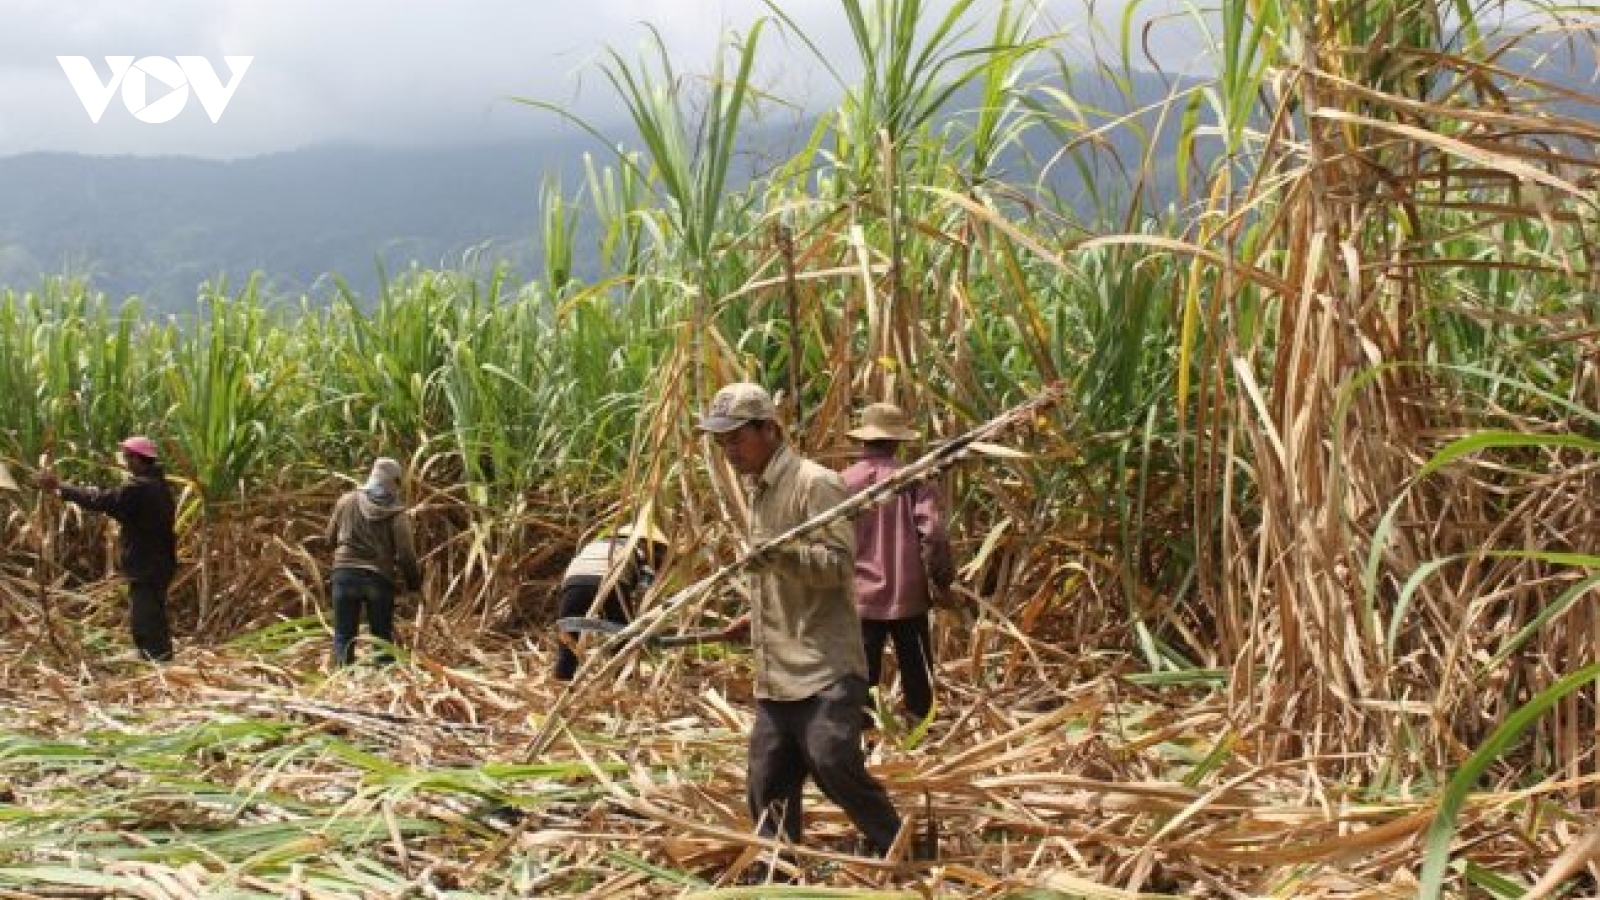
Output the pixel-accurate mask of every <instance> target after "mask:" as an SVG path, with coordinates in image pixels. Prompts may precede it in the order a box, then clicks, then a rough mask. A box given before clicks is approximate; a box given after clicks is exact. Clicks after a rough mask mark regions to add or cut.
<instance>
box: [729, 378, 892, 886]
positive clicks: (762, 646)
mask: <svg viewBox="0 0 1600 900" xmlns="http://www.w3.org/2000/svg"><path fill="white" fill-rule="evenodd" d="M699 428H700V430H701V431H704V432H707V433H709V434H710V435H711V437H712V440H714V441H715V442H716V445H717V447H718V448H719V449H720V450H721V451H722V453H723V456H724V457H725V458H726V459H727V461H728V464H729V465H730V466H732V467H733V469H734V471H736V472H738V473H739V474H740V475H741V476H743V477H744V479H745V482H746V484H747V486H748V487H749V488H750V490H751V493H750V534H749V538H750V543H751V545H752V546H754V545H759V544H760V543H761V542H763V541H765V540H767V539H768V538H771V537H773V536H775V535H778V534H781V533H783V532H785V531H787V530H789V529H790V528H792V527H794V526H795V525H798V524H800V523H801V522H804V521H805V520H807V519H809V518H811V517H813V516H815V515H816V514H818V513H820V512H822V511H824V510H827V509H829V508H831V507H833V506H836V505H837V504H838V503H839V502H840V501H842V500H843V499H845V488H844V483H843V482H842V481H841V480H840V479H839V476H838V474H836V473H834V472H832V471H830V470H828V469H826V468H824V467H822V466H820V465H817V464H816V463H814V462H812V461H810V460H808V459H804V458H802V457H801V456H800V455H799V454H797V453H795V452H794V451H793V450H792V449H790V448H789V447H788V446H787V444H786V443H785V441H784V435H783V428H782V426H780V425H779V424H778V422H777V413H776V410H775V408H774V407H773V403H772V397H771V396H770V395H768V393H767V392H766V390H765V389H763V388H762V387H761V386H760V385H755V384H747V383H745V384H730V385H728V386H727V387H724V388H723V389H722V390H720V391H718V392H717V394H716V396H715V397H713V398H712V400H711V406H710V409H709V410H708V411H707V412H706V414H705V415H704V416H701V417H700V422H699ZM854 558H855V535H854V531H853V529H852V527H851V525H850V523H849V522H846V521H839V522H836V523H834V524H832V525H830V526H828V527H827V528H824V529H822V530H821V531H819V532H816V533H814V534H812V535H810V536H808V537H807V538H806V539H804V540H801V541H799V542H797V543H794V544H791V545H789V546H786V547H783V548H781V549H777V550H773V551H771V552H770V553H769V554H767V555H765V556H764V557H760V558H757V559H754V560H752V561H751V562H750V564H749V571H750V572H751V574H752V583H751V598H750V600H751V610H750V612H749V613H748V614H747V615H746V616H745V617H744V618H742V619H741V620H740V621H738V622H736V623H735V624H734V625H733V626H730V628H729V629H728V631H729V633H730V634H732V633H738V632H740V631H743V630H745V629H748V630H749V632H750V639H751V646H752V648H753V650H754V656H755V695H756V722H755V728H754V729H753V731H752V732H751V734H750V747H749V756H748V776H749V783H748V787H747V792H746V796H747V799H748V802H749V806H750V815H751V817H752V818H753V819H754V820H755V821H756V823H757V827H758V828H759V830H760V833H761V834H762V835H763V836H765V837H773V836H775V835H778V834H781V835H782V836H783V837H784V838H785V839H787V840H788V841H790V842H791V843H796V844H798V843H799V842H800V839H801V834H802V830H803V822H802V816H801V795H802V791H803V789H804V786H805V780H806V777H807V776H808V775H809V776H810V777H811V778H813V779H815V780H816V783H817V786H818V787H820V788H821V789H822V792H823V793H824V794H825V795H827V797H828V799H830V800H832V801H833V802H834V803H836V804H838V805H839V806H840V808H842V809H843V810H844V811H845V813H846V814H848V815H849V816H850V819H851V821H853V822H855V824H856V827H857V828H859V829H860V830H861V832H862V834H863V835H864V836H865V838H866V842H867V845H868V847H869V849H870V850H871V851H872V852H874V853H877V854H880V855H881V854H883V853H886V852H887V851H888V850H889V848H890V847H891V846H893V844H894V840H895V835H896V834H897V833H898V832H899V830H900V816H899V814H898V813H896V812H895V809H894V805H893V804H892V803H891V802H890V800H889V795H888V793H887V792H885V791H884V789H883V785H881V784H879V783H878V782H877V780H876V779H874V778H873V777H872V776H871V775H870V774H868V772H867V767H866V758H865V756H864V755H863V753H862V749H861V725H862V709H863V707H864V706H865V704H866V700H867V681H866V670H867V665H866V658H865V656H864V654H863V653H862V648H861V622H860V619H859V618H857V615H856V605H855V598H854V596H853V589H852V587H853V585H852V576H853V570H854Z"/></svg>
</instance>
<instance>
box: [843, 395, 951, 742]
mask: <svg viewBox="0 0 1600 900" xmlns="http://www.w3.org/2000/svg"><path fill="white" fill-rule="evenodd" d="M849 434H850V437H852V438H854V439H855V440H858V441H861V442H862V445H863V446H862V452H861V459H860V460H859V461H858V462H856V463H855V464H854V465H851V466H850V467H849V468H847V469H845V470H844V472H843V473H842V474H843V477H844V482H845V488H846V489H847V490H849V491H850V492H851V493H859V492H860V491H862V490H865V489H866V488H868V487H870V486H871V485H874V484H877V483H878V482H880V481H883V480H884V479H886V478H888V477H889V476H890V475H892V474H894V472H895V470H896V469H899V468H900V466H901V465H902V464H901V462H900V460H899V459H898V458H897V456H898V453H899V449H900V445H901V444H902V443H905V442H907V441H914V440H916V439H917V437H918V435H917V433H916V432H915V431H912V430H911V429H910V428H909V427H908V426H907V424H906V414H905V413H904V412H903V411H902V410H901V409H900V408H899V407H898V406H895V405H894V404H892V403H874V404H871V405H870V406H868V407H867V408H866V409H863V410H862V411H861V417H860V421H859V425H858V427H857V428H855V429H853V430H852V431H850V432H849ZM954 580H955V567H954V565H953V564H952V562H951V554H950V535H949V533H948V532H947V531H946V530H945V523H944V515H943V514H942V513H941V512H940V510H939V501H938V497H937V493H936V491H935V490H934V487H933V486H932V485H930V484H927V483H918V484H915V485H913V486H912V487H909V488H907V489H906V490H905V491H903V492H901V493H900V494H898V495H897V496H896V497H895V498H894V499H893V500H892V501H890V502H888V503H886V504H884V505H883V506H880V507H877V508H876V509H870V510H867V511H865V512H863V513H862V514H861V515H860V517H859V518H857V519H856V569H855V587H856V606H857V608H858V609H859V610H860V612H861V637H862V641H863V643H864V644H865V646H866V652H867V681H868V682H869V683H870V684H872V685H873V686H877V684H878V679H879V677H880V676H881V675H882V673H883V647H884V644H885V643H886V642H887V641H890V640H892V641H893V642H894V652H895V659H896V661H897V662H898V663H899V667H900V688H901V691H902V692H903V693H904V694H905V706H906V712H908V713H910V714H911V715H912V716H914V717H916V718H917V719H918V720H919V721H920V720H922V719H926V718H927V717H928V715H929V714H930V713H931V712H932V711H933V642H932V638H931V636H930V634H929V628H928V609H929V606H930V604H929V599H930V595H931V591H930V587H931V588H932V589H937V590H945V589H948V588H949V587H950V584H951V582H953V581H954Z"/></svg>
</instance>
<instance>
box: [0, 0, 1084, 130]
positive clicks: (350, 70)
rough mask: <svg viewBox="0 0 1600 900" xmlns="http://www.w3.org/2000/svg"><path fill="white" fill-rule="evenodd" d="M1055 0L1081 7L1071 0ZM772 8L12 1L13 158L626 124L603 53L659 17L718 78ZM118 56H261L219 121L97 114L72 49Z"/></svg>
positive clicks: (4, 119) (845, 44) (831, 15)
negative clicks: (716, 64) (723, 47)
mask: <svg viewBox="0 0 1600 900" xmlns="http://www.w3.org/2000/svg"><path fill="white" fill-rule="evenodd" d="M945 2H948V0H945ZM1073 2H1074V4H1077V3H1078V2H1080V0H1073ZM930 5H934V4H930ZM941 5H942V4H941ZM980 5H981V4H980ZM1049 5H1050V6H1052V7H1056V6H1060V7H1061V8H1062V9H1066V0H1049ZM782 8H783V10H784V11H785V13H786V14H787V15H789V16H791V17H793V18H794V19H795V20H796V22H797V23H799V25H800V26H801V27H802V28H803V29H804V30H805V32H806V34H807V35H808V36H809V37H811V38H812V40H814V41H815V42H816V43H818V44H819V45H821V46H823V47H825V48H828V49H829V51H830V52H831V51H832V50H833V49H838V50H840V51H841V52H840V58H841V59H845V60H848V59H849V58H850V57H851V56H853V51H850V50H849V48H850V47H851V43H850V39H849V32H848V26H847V23H846V22H845V19H844V16H843V14H842V13H840V11H839V6H838V0H783V2H782ZM1074 8H1077V7H1076V5H1075V7H1074ZM768 13H769V11H768V10H767V8H766V6H765V5H764V4H762V3H761V2H759V0H533V2H528V0H521V2H518V0H476V2H470V3H445V2H438V0H427V2H425V0H341V2H338V3H329V2H325V0H274V2H264V0H160V2H159V3H158V2H155V0H93V2H75V3H70V4H67V3H48V2H43V0H7V5H6V10H5V13H4V27H3V29H0V155H5V154H11V153H17V152H24V151H29V150H41V149H52V150H72V151H78V152H88V153H102V154H116V153H135V154H193V155H202V156H215V157H231V156H244V155H253V154H258V153H265V152H272V151H277V150H286V149H292V148H296V147H302V146H306V145H310V144H320V143H362V144H374V145H388V146H394V145H426V144H437V143H446V142H463V143H465V142H482V141H488V140H495V139H505V138H510V137H515V136H517V135H522V134H529V133H533V132H538V131H548V130H550V129H552V128H556V127H560V125H559V123H558V122H557V120H556V119H555V117H553V116H552V115H550V114H549V113H546V112H541V111H538V110H534V109H532V108H529V107H527V106H524V105H521V104H517V103H515V102H513V101H511V100H510V99H509V98H511V97H513V96H530V97H536V98H539V99H543V100H549V101H552V102H556V103H560V104H563V105H566V106H570V107H571V108H574V109H575V110H577V111H579V112H580V113H582V114H585V115H587V116H590V117H596V118H600V119H605V118H607V117H614V116H615V115H616V111H615V109H616V108H615V100H614V98H613V95H612V92H611V89H610V86H609V85H608V84H606V82H605V79H604V77H603V76H602V75H601V73H600V71H599V70H598V69H597V68H596V65H595V64H596V63H597V61H599V60H600V59H601V58H603V56H604V51H605V48H606V47H608V46H609V47H612V48H615V49H616V50H617V52H618V53H619V54H620V55H621V56H622V57H623V58H624V59H625V60H628V61H630V63H631V62H632V61H633V60H636V59H638V58H639V57H640V56H641V53H642V52H643V51H642V48H643V47H644V46H645V41H646V39H647V37H648V29H647V28H646V27H645V25H644V23H651V24H652V25H653V26H654V27H655V28H656V30H658V31H659V32H660V33H661V35H662V38H663V41H664V43H665V45H666V47H667V48H668V50H669V51H670V52H671V53H672V54H673V56H674V58H675V65H676V66H677V67H678V68H679V70H680V71H683V72H695V73H700V72H705V71H707V70H709V68H710V62H711V59H712V54H713V53H714V52H715V50H716V48H717V46H718V42H719V40H720V39H721V37H722V35H723V34H724V33H725V32H727V31H730V30H732V31H738V32H741V33H744V32H747V31H748V30H749V27H750V25H751V23H752V22H753V21H755V20H756V19H757V18H758V17H761V16H763V15H767V14H768ZM1058 15H1059V16H1061V17H1063V18H1071V16H1070V15H1066V14H1065V13H1058ZM1077 15H1078V17H1079V18H1081V13H1079V14H1077ZM1113 27H1115V26H1113ZM762 50H763V52H762V54H761V56H760V72H759V75H758V80H760V81H761V82H762V83H764V84H775V85H778V86H779V87H780V90H781V91H782V92H784V93H786V94H787V95H789V96H791V97H795V98H798V99H800V100H807V99H812V100H814V99H816V98H818V97H823V96H827V95H830V94H831V93H832V92H833V91H834V90H835V87H834V85H833V84H832V81H831V79H830V78H829V77H828V76H827V75H826V74H825V73H823V72H822V70H821V69H820V67H819V66H818V65H817V64H816V62H815V60H814V59H813V58H812V57H811V54H810V52H809V51H808V50H806V49H804V47H803V45H801V44H800V43H798V42H795V41H792V40H791V41H785V40H783V39H781V38H780V36H779V34H778V32H777V31H776V30H769V31H768V32H767V33H766V36H765V37H764V39H763V44H762ZM107 55H133V56H135V57H142V56H167V57H176V56H179V55H199V56H204V57H206V58H207V59H208V60H210V61H211V62H212V64H213V66H214V67H215V68H216V69H217V71H218V73H219V75H224V76H225V74H226V67H225V66H224V65H223V62H222V57H223V56H224V55H247V56H253V57H254V61H253V63H252V64H251V66H250V69H249V71H248V73H247V74H246V75H245V76H244V79H243V81H242V82H241V84H240V86H239V88H238V90H237V91H236V93H235V94H234V97H233V99H232V101H231V103H230V104H229V106H228V107H227V110H226V112H225V113H224V115H223V117H222V119H221V121H220V122H218V123H215V124H214V123H212V122H211V121H210V119H209V118H207V116H206V115H205V113H204V111H203V110H202V108H201V105H200V103H199V101H198V100H196V99H195V98H193V97H191V98H190V100H189V102H188V104H187V106H186V108H185V109H184V111H183V112H182V113H181V114H179V115H178V116H177V118H175V119H173V120H172V121H170V122H167V123H163V124H160V125H151V124H146V123H143V122H140V121H137V120H136V119H135V118H134V117H133V116H132V115H131V114H130V113H129V112H128V110H127V109H126V108H124V106H123V104H122V102H121V100H120V99H119V98H116V97H114V98H113V99H112V101H111V104H110V106H109V107H108V108H107V110H106V112H105V114H104V116H103V117H102V118H101V120H100V122H99V124H94V123H91V122H90V120H89V116H88V115H87V114H86V113H85V111H84V108H83V106H82V104H81V103H80V102H79V100H78V98H77V96H76V95H75V94H74V93H73V90H72V86H71V85H70V83H69V82H68V79H67V77H66V75H65V74H64V73H63V71H62V69H61V66H60V65H59V64H58V63H57V62H56V57H57V56H87V57H89V58H90V59H91V60H92V61H93V62H94V63H95V65H96V68H97V70H98V72H99V73H100V74H101V76H102V77H104V76H105V75H106V73H107V68H106V64H105V61H104V59H103V57H105V56H107ZM846 74H847V76H848V75H851V74H853V73H848V72H847V73H846Z"/></svg>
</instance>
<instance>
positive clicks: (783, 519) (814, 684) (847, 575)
mask: <svg viewBox="0 0 1600 900" xmlns="http://www.w3.org/2000/svg"><path fill="white" fill-rule="evenodd" d="M845 496H846V493H845V487H844V482H843V481H842V480H841V479H840V478H839V475H838V474H837V473H835V472H833V471H831V470H829V469H827V468H825V467H823V466H820V465H818V464H816V463H814V462H812V461H810V460H808V459H805V458H803V457H801V456H800V455H799V454H797V453H795V452H794V451H793V450H791V449H789V447H788V446H787V445H785V446H782V447H780V448H778V452H777V453H775V454H773V457H772V459H771V460H770V461H769V462H768V463H767V468H766V471H764V472H762V473H761V476H760V477H759V478H756V479H755V483H754V490H753V491H752V493H751V497H750V540H751V543H752V545H753V546H754V545H759V544H761V543H762V542H764V541H766V540H768V539H769V538H772V537H776V536H777V535H780V534H782V533H784V532H785V531H788V530H789V529H790V528H793V527H794V526H796V525H799V524H800V523H801V522H804V521H806V520H807V519H810V518H811V517H813V516H815V515H816V514H817V513H820V512H822V511H824V510H826V509H829V508H830V507H833V506H836V505H837V504H839V503H840V502H841V501H843V500H844V499H845ZM854 573H855V526H853V525H852V524H851V523H850V521H849V520H848V519H841V520H840V521H837V522H834V523H832V524H831V525H829V526H827V527H826V528H823V529H821V530H820V531H816V532H813V533H812V534H810V535H808V536H807V537H805V538H804V539H802V540H801V541H800V542H799V543H798V544H796V545H791V546H790V547H788V548H786V549H785V550H783V551H781V552H779V553H777V554H776V555H775V558H773V559H771V560H768V561H764V562H763V563H762V564H761V565H760V566H758V567H757V571H756V573H755V574H754V576H753V577H752V579H751V588H752V590H751V604H752V609H751V615H750V643H751V647H752V648H753V649H754V651H755V695H756V697H757V698H759V699H762V700H804V699H805V698H807V697H810V696H811V695H813V694H815V693H817V692H818V691H820V690H822V689H823V688H825V687H827V686H828V685H830V684H832V683H834V682H835V681H838V680H839V679H840V678H843V677H845V676H847V675H859V676H862V677H865V676H866V672H867V657H866V652H865V651H864V650H863V649H862V644H861V620H860V618H859V616H858V615H857V613H856V601H855V579H854Z"/></svg>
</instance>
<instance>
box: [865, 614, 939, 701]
mask: <svg viewBox="0 0 1600 900" xmlns="http://www.w3.org/2000/svg"><path fill="white" fill-rule="evenodd" d="M861 639H862V643H863V644H864V645H865V647H866V651H867V683H868V684H869V685H871V686H872V687H877V686H878V679H879V677H880V676H881V675H882V674H883V645H884V643H885V642H886V641H888V640H891V639H892V640H893V641H894V656H895V660H896V661H897V662H898V663H899V664H900V691H901V693H903V694H904V695H905V699H906V712H908V713H910V714H911V715H912V716H914V717H916V719H917V720H918V721H921V720H923V719H926V718H927V717H928V713H929V712H932V711H933V634H932V631H931V629H930V628H929V623H928V614H927V613H922V614H920V615H915V616H909V617H907V618H904V619H862V620H861Z"/></svg>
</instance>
